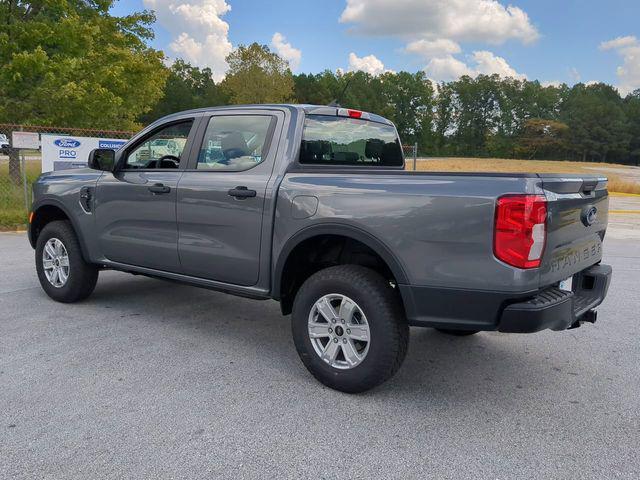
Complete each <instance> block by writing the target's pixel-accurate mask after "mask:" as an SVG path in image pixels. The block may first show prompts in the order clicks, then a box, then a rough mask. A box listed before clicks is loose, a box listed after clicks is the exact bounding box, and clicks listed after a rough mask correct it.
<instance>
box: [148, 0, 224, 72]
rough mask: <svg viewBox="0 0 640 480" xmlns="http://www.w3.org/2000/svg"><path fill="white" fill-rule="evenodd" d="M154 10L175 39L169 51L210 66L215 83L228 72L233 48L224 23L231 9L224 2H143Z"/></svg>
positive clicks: (210, 0)
mask: <svg viewBox="0 0 640 480" xmlns="http://www.w3.org/2000/svg"><path fill="white" fill-rule="evenodd" d="M143 3H144V5H145V7H147V8H150V9H152V10H154V11H155V13H156V17H157V19H158V23H160V24H161V25H162V26H163V27H164V28H165V29H166V30H167V31H168V32H169V33H170V34H171V35H172V37H173V40H172V41H171V43H170V44H169V50H170V52H171V53H173V54H174V55H175V56H176V57H181V58H183V59H184V60H186V61H188V62H189V63H192V64H193V65H197V66H199V67H210V68H211V69H212V71H213V77H214V79H215V80H216V81H219V80H222V78H224V75H225V73H226V71H227V68H228V66H227V62H226V60H225V58H226V57H227V55H229V53H231V50H232V49H233V47H232V45H231V42H230V41H229V38H228V34H229V24H228V23H227V22H225V21H224V20H222V18H221V17H222V16H224V15H225V14H226V13H227V12H229V10H231V6H230V5H229V4H228V3H227V2H226V1H225V0H191V1H180V0H143Z"/></svg>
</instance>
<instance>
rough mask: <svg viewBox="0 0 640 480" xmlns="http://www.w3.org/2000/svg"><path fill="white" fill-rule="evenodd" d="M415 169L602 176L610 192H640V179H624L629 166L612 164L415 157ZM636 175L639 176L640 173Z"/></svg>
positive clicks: (410, 164)
mask: <svg viewBox="0 0 640 480" xmlns="http://www.w3.org/2000/svg"><path fill="white" fill-rule="evenodd" d="M407 169H409V170H410V169H413V162H412V161H411V160H409V161H407ZM417 170H420V171H427V172H497V173H509V172H512V173H528V172H532V173H572V174H577V175H603V176H606V177H607V178H608V179H609V191H610V192H619V193H636V194H640V182H634V181H633V180H627V179H625V177H626V176H628V173H627V172H628V171H629V167H628V166H626V165H618V164H614V163H583V162H564V161H551V160H506V159H501V158H429V159H418V162H417ZM617 170H619V173H618V172H617ZM638 175H639V178H640V173H639V174H638Z"/></svg>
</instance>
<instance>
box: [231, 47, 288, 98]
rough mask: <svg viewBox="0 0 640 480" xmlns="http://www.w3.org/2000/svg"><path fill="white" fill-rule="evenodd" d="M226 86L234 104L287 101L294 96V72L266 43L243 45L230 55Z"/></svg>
mask: <svg viewBox="0 0 640 480" xmlns="http://www.w3.org/2000/svg"><path fill="white" fill-rule="evenodd" d="M227 63H228V64H229V71H228V73H227V76H226V77H225V79H224V80H223V81H222V88H223V89H224V90H225V91H226V92H227V94H228V95H229V98H230V101H231V103H234V104H243V103H285V102H289V101H291V100H292V99H293V88H294V82H293V75H292V74H291V70H290V69H289V64H288V62H287V61H286V60H284V59H283V58H281V57H279V56H278V55H277V54H275V53H273V52H271V51H270V50H269V47H267V46H266V45H260V44H258V43H252V44H251V45H249V46H244V45H240V46H239V47H238V48H237V49H236V50H234V51H233V52H231V53H230V54H229V55H228V56H227Z"/></svg>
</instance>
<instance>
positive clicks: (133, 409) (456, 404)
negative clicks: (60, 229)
mask: <svg viewBox="0 0 640 480" xmlns="http://www.w3.org/2000/svg"><path fill="white" fill-rule="evenodd" d="M605 247H606V261H607V262H609V263H610V264H612V265H613V266H614V269H615V277H614V281H613V284H612V287H611V291H610V296H609V298H608V300H607V301H606V302H605V304H604V305H603V306H602V307H601V309H600V320H599V322H598V323H597V324H596V325H593V326H584V327H582V328H580V329H577V330H571V331H566V332H560V333H557V332H556V333H554V332H544V333H540V334H535V335H527V336H519V335H504V334H492V333H484V334H479V335H477V336H474V337H469V338H450V337H447V336H444V335H441V334H439V333H437V332H435V331H433V330H426V329H424V330H420V329H416V330H414V331H412V337H411V347H410V350H409V355H408V357H407V360H406V362H405V364H404V366H403V368H402V369H401V370H400V372H399V373H398V375H396V377H394V378H393V379H392V380H391V381H390V382H388V383H387V384H385V385H384V386H382V387H380V388H378V389H376V390H374V391H372V392H369V393H367V394H364V395H359V396H349V395H345V394H340V393H337V392H334V391H332V390H329V389H326V388H324V387H323V386H322V385H320V384H318V383H317V382H316V381H315V380H313V379H312V378H311V377H310V376H309V375H308V374H307V372H306V371H305V369H304V368H303V367H302V365H301V363H300V362H299V361H298V358H297V355H296V353H295V350H294V347H293V344H292V341H291V336H290V333H289V319H288V318H283V317H281V316H280V314H279V311H278V306H277V305H276V304H275V303H270V302H252V301H250V300H243V299H238V298H233V297H230V296H225V295H222V294H217V293H213V292H209V291H206V290H200V289H196V288H189V287H183V286H179V285H175V284H171V283H165V282H161V281H158V280H151V279H146V278H143V277H133V276H129V275H125V274H120V273H115V272H107V273H105V274H102V275H101V277H100V281H99V284H98V288H97V290H96V292H95V294H94V296H93V297H91V298H90V299H89V300H88V301H86V302H84V303H81V304H77V305H62V304H57V303H54V302H52V301H50V300H49V299H48V298H47V297H46V296H45V295H44V293H43V292H42V291H41V290H40V288H39V286H38V285H37V281H36V278H35V274H34V271H33V266H32V256H33V253H32V251H31V249H30V248H29V247H28V246H27V242H26V239H25V238H24V235H23V234H0V478H3V479H4V478H14V477H17V478H51V479H61V478H82V479H86V478H105V477H108V478H205V477H206V478H213V477H224V478H256V477H259V478H273V477H276V476H277V477H279V478H301V477H311V478H368V477H373V478H403V479H406V478H438V479H444V478H451V479H465V478H487V479H513V478H563V479H570V478H575V479H580V480H584V479H591V478H593V479H603V478H607V479H613V478H627V479H637V478H639V477H640V458H639V456H638V452H640V420H639V419H640V376H639V375H638V366H639V365H640V343H639V341H638V338H640V335H639V333H640V326H639V322H638V318H639V317H638V312H639V311H640V295H639V294H638V285H639V283H640V243H638V240H637V239H636V240H628V239H627V240H625V239H616V238H611V239H609V240H607V242H606V243H605Z"/></svg>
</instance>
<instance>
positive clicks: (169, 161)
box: [156, 155, 180, 168]
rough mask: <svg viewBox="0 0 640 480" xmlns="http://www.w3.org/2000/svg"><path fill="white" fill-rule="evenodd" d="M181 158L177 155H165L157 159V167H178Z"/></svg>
mask: <svg viewBox="0 0 640 480" xmlns="http://www.w3.org/2000/svg"><path fill="white" fill-rule="evenodd" d="M179 166H180V159H179V158H178V157H176V156H175V155H163V156H162V157H160V158H159V159H158V160H156V168H178V167H179Z"/></svg>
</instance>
